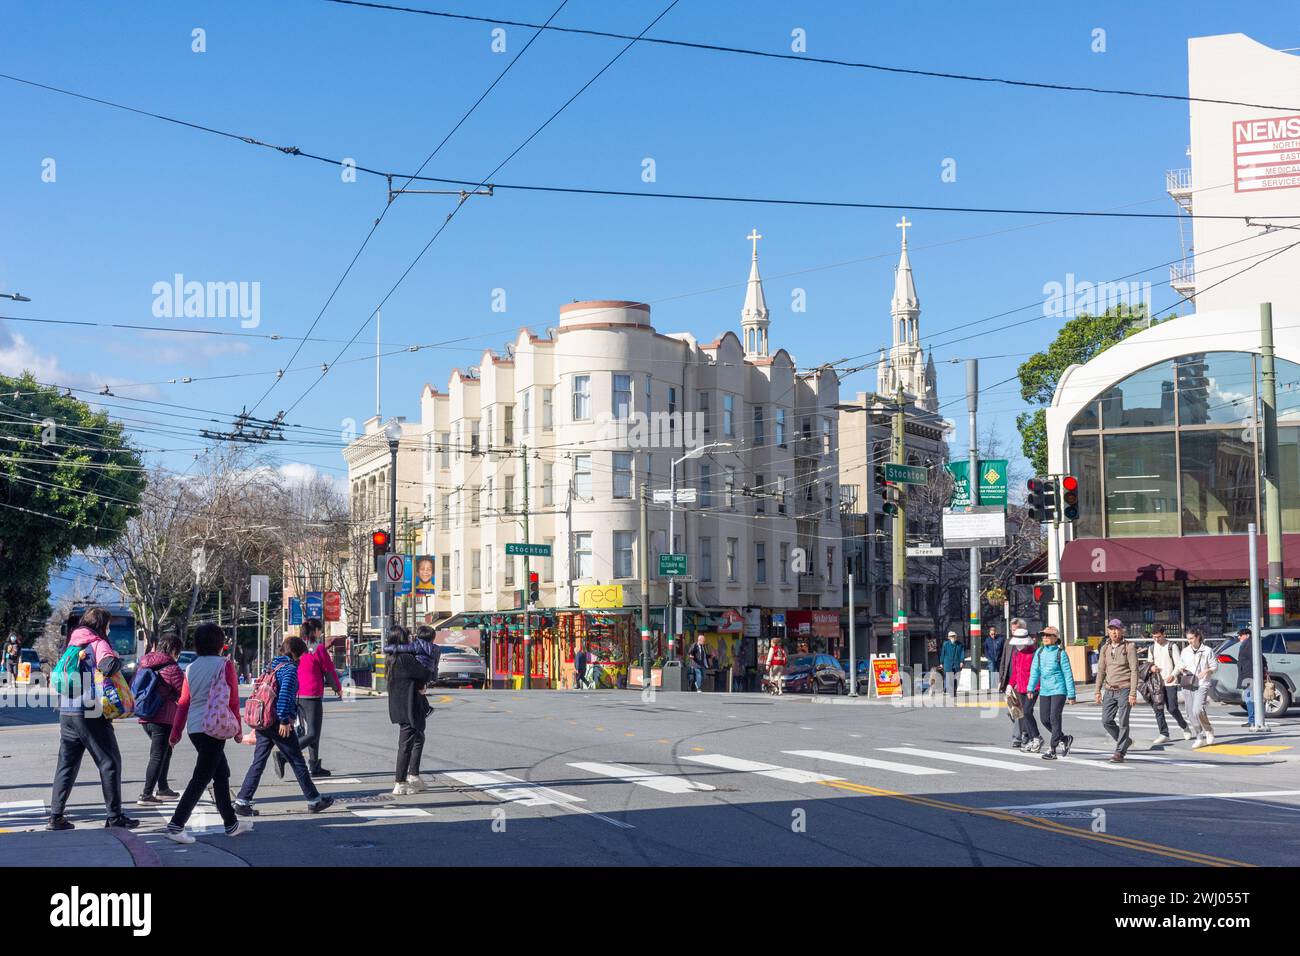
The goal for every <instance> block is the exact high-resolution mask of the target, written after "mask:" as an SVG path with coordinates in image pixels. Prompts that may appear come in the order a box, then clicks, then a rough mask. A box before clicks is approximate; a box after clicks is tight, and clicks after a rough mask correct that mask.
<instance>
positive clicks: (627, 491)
mask: <svg viewBox="0 0 1300 956" xmlns="http://www.w3.org/2000/svg"><path fill="white" fill-rule="evenodd" d="M614 497H615V498H631V497H632V453H631V452H630V451H616V452H614Z"/></svg>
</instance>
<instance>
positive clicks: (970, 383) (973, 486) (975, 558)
mask: <svg viewBox="0 0 1300 956" xmlns="http://www.w3.org/2000/svg"><path fill="white" fill-rule="evenodd" d="M979 398H980V374H979V359H967V360H966V402H967V404H968V405H969V406H970V424H969V426H968V427H969V429H970V435H969V441H968V444H969V446H970V448H969V451H968V452H967V457H968V460H969V464H968V465H967V466H966V481H967V484H968V486H969V488H970V507H971V510H972V511H974V510H975V506H976V505H978V504H979V503H980V475H979V467H980V462H979V447H978V441H977V436H978V435H979V432H978V431H977V430H976V428H975V415H976V412H977V411H978V410H979ZM981 630H982V629H981V627H980V549H979V548H971V549H970V666H971V672H972V673H971V677H972V679H973V680H974V683H975V692H976V693H977V694H978V693H979V689H980V632H981ZM952 692H953V696H954V697H955V696H956V694H957V688H956V687H955V686H954V687H953V689H952Z"/></svg>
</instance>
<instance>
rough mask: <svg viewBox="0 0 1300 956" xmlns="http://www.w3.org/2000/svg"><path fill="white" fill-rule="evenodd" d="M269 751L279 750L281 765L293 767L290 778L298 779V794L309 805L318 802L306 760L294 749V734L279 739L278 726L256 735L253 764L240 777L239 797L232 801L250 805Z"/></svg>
mask: <svg viewBox="0 0 1300 956" xmlns="http://www.w3.org/2000/svg"><path fill="white" fill-rule="evenodd" d="M272 750H278V751H280V755H281V756H283V757H284V762H285V763H287V764H288V765H289V766H290V767H292V768H293V775H294V776H295V777H297V778H298V786H300V787H302V795H303V796H304V797H306V798H307V799H308V800H309V801H311V802H312V803H315V802H316V801H317V800H319V799H320V791H319V790H317V789H316V784H314V783H312V782H311V774H310V773H308V772H307V761H306V760H304V759H303V757H302V748H301V747H299V746H298V735H297V734H295V733H292V732H291V733H290V734H289V736H287V737H281V736H280V728H279V726H278V725H277V726H275V727H272V728H271V729H270V730H259V731H258V732H257V745H256V746H255V747H254V748H253V762H252V763H251V764H250V765H249V767H248V773H246V774H244V782H243V784H241V785H240V787H239V796H238V797H237V798H236V799H237V800H239V802H240V803H251V802H252V800H253V794H255V793H257V785H258V784H259V783H261V782H262V771H264V770H265V769H266V761H267V758H269V757H270V756H271V751H272Z"/></svg>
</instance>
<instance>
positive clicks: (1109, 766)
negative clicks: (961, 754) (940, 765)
mask: <svg viewBox="0 0 1300 956" xmlns="http://www.w3.org/2000/svg"><path fill="white" fill-rule="evenodd" d="M966 749H967V750H978V751H981V752H983V753H989V754H1005V755H1007V756H1010V757H1028V758H1029V759H1031V760H1042V759H1043V757H1042V754H1034V753H1025V752H1024V751H1023V750H1006V749H1004V748H1002V747H967V748H966ZM1073 752H1074V753H1080V752H1089V751H1082V748H1079V747H1075V748H1073ZM1056 759H1057V760H1058V761H1060V762H1063V763H1081V764H1086V765H1087V766H1089V767H1098V768H1100V769H1102V770H1127V769H1128V768H1127V767H1125V766H1124V765H1123V764H1120V763H1108V762H1106V761H1105V760H1088V759H1085V758H1083V757H1060V756H1058V757H1057V758H1056Z"/></svg>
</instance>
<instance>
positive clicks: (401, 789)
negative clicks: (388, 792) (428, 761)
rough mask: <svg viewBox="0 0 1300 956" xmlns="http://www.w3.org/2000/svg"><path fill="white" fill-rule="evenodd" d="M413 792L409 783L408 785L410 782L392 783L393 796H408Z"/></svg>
mask: <svg viewBox="0 0 1300 956" xmlns="http://www.w3.org/2000/svg"><path fill="white" fill-rule="evenodd" d="M414 792H415V791H414V790H412V789H411V785H410V784H407V783H398V784H394V785H393V796H395V797H406V796H410V795H411V794H412V793H414Z"/></svg>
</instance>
